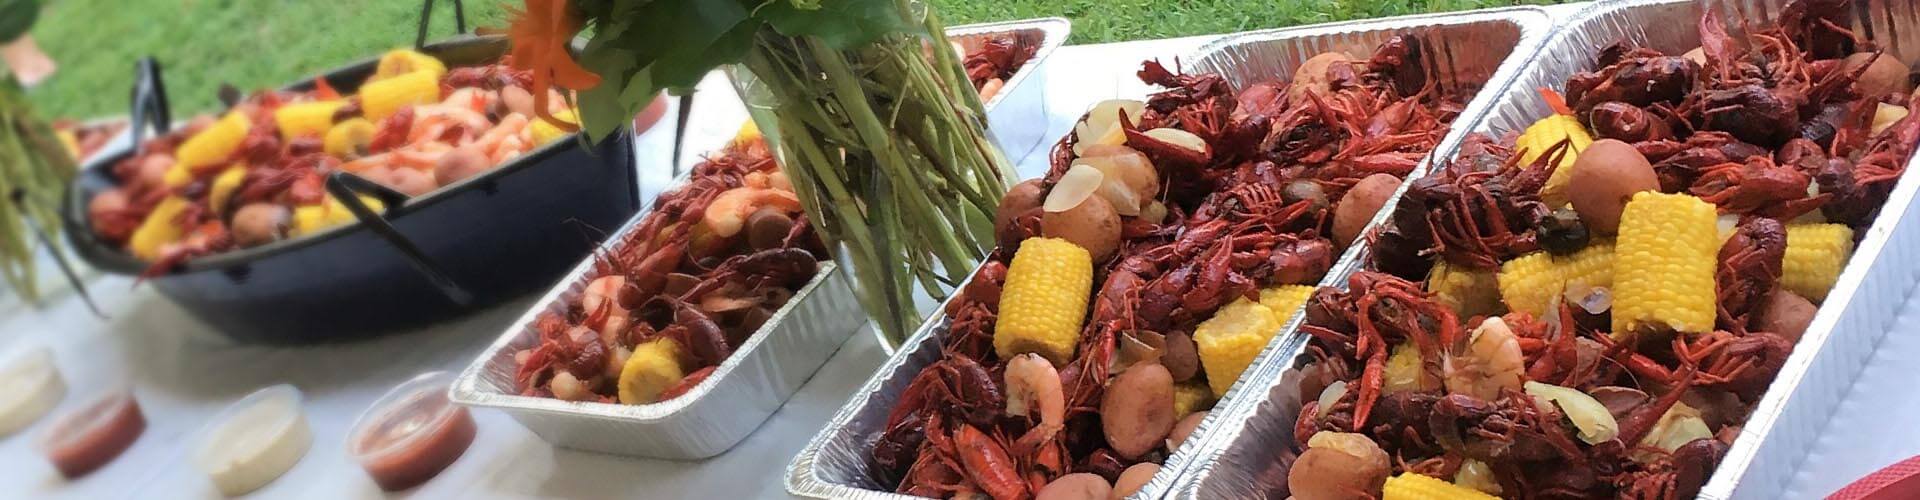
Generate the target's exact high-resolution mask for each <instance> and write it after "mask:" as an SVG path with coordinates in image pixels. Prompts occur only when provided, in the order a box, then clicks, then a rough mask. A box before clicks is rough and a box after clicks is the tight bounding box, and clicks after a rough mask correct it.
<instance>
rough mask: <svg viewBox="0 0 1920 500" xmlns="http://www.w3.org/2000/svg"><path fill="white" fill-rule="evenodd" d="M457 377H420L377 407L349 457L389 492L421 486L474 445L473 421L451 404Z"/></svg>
mask: <svg viewBox="0 0 1920 500" xmlns="http://www.w3.org/2000/svg"><path fill="white" fill-rule="evenodd" d="M452 381H453V376H452V375H451V374H448V373H447V372H431V373H425V374H421V375H420V376H418V377H414V378H413V379H412V380H408V381H406V382H403V383H401V384H400V385H398V386H395V387H394V388H393V390H391V391H387V394H386V395H385V396H381V397H380V399H379V400H377V401H374V403H373V405H372V406H370V407H368V408H367V411H366V412H365V413H362V414H361V415H360V418H359V419H358V420H356V421H355V422H354V424H353V431H352V433H351V434H349V435H348V438H347V454H348V455H350V456H352V457H353V458H354V460H355V461H358V462H360V466H361V467H362V468H365V469H366V470H367V474H368V475H370V476H373V482H374V483H376V484H379V485H380V489H383V490H386V491H399V490H404V489H407V488H412V487H414V486H418V485H420V484H421V483H425V482H427V480H429V479H433V477H434V476H436V475H439V474H440V471H442V470H446V468H447V466H449V465H452V464H453V462H454V461H455V460H459V459H460V455H462V454H465V453H466V451H467V446H469V445H471V444H473V435H474V431H475V426H474V422H473V415H472V414H470V413H468V412H467V409H466V408H465V407H461V406H458V405H454V404H453V402H452V401H448V400H447V388H448V386H449V385H451V384H452Z"/></svg>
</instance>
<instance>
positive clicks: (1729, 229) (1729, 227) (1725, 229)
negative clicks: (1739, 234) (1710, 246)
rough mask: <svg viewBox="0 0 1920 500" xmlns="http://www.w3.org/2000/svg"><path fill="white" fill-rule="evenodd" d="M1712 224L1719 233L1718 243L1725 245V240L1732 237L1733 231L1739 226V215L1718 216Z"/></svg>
mask: <svg viewBox="0 0 1920 500" xmlns="http://www.w3.org/2000/svg"><path fill="white" fill-rule="evenodd" d="M1713 224H1714V227H1715V229H1718V230H1719V231H1720V242H1721V243H1726V242H1727V238H1732V237H1733V230H1734V229H1735V228H1738V227H1739V226H1740V214H1720V218H1718V219H1714V221H1713Z"/></svg>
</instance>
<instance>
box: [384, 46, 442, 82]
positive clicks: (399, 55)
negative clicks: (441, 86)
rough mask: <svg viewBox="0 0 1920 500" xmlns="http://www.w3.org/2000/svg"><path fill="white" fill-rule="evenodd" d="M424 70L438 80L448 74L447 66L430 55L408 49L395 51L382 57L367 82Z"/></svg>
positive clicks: (388, 52)
mask: <svg viewBox="0 0 1920 500" xmlns="http://www.w3.org/2000/svg"><path fill="white" fill-rule="evenodd" d="M422 70H424V71H427V72H430V73H432V74H433V78H434V79H435V80H438V79H440V76H441V75H445V74H447V65H446V64H444V63H441V62H440V60H439V59H436V58H434V57H433V56H430V55H426V54H422V53H419V52H415V51H412V50H408V49H394V50H390V51H387V53H386V54H385V55H382V56H380V63H379V64H378V65H376V66H374V70H373V76H372V77H369V78H367V81H369V82H373V81H380V80H385V79H388V78H392V77H396V76H400V75H404V74H407V73H412V72H415V71H422Z"/></svg>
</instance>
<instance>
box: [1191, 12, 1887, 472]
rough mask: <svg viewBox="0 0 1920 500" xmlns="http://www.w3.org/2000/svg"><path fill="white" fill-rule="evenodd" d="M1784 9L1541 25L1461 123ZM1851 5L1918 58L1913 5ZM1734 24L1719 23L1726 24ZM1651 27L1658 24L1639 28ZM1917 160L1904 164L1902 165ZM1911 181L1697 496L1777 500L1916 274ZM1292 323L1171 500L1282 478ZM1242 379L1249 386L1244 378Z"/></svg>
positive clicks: (1299, 341) (1295, 406)
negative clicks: (1622, 61)
mask: <svg viewBox="0 0 1920 500" xmlns="http://www.w3.org/2000/svg"><path fill="white" fill-rule="evenodd" d="M1784 5H1786V2H1785V1H1783V0H1775V1H1761V0H1715V1H1706V2H1695V1H1691V0H1660V1H1623V2H1610V3H1603V4H1598V5H1592V6H1588V7H1586V8H1584V9H1582V10H1580V11H1578V12H1577V13H1575V14H1574V15H1572V16H1571V17H1570V18H1569V19H1568V22H1566V23H1565V24H1563V25H1562V27H1561V28H1559V29H1557V30H1556V31H1555V32H1554V33H1553V35H1552V36H1551V37H1550V39H1549V40H1548V41H1547V42H1546V44H1545V45H1544V46H1543V48H1542V50H1541V51H1540V53H1539V55H1538V56H1537V57H1535V58H1534V60H1532V61H1531V62H1530V63H1529V64H1528V66H1527V70H1526V71H1525V73H1524V74H1522V75H1521V76H1520V78H1519V79H1518V80H1516V81H1515V82H1514V84H1513V85H1511V86H1509V87H1508V88H1507V89H1505V91H1504V92H1502V93H1501V94H1500V95H1499V101H1498V104H1497V105H1496V106H1495V107H1494V108H1493V110H1492V112H1491V113H1488V114H1487V115H1486V116H1485V117H1484V119H1483V120H1481V121H1480V122H1479V123H1477V124H1473V125H1469V126H1468V127H1470V130H1472V131H1475V132H1481V133H1486V134H1490V135H1493V136H1495V137H1498V136H1500V135H1501V134H1504V133H1506V132H1511V131H1519V130H1522V129H1524V128H1525V127H1526V126H1527V125H1529V124H1531V123H1533V121H1535V120H1537V119H1540V118H1542V117H1545V116H1547V115H1548V114H1549V113H1551V111H1550V110H1549V109H1548V108H1547V106H1546V104H1545V103H1543V102H1541V100H1540V97H1539V95H1538V94H1537V93H1536V91H1535V90H1534V89H1536V88H1539V87H1548V88H1562V86H1563V85H1564V84H1565V82H1566V80H1567V78H1568V77H1569V76H1571V75H1573V74H1574V73H1576V72H1580V71H1586V70H1588V69H1590V68H1592V67H1593V65H1594V61H1595V55H1596V54H1598V53H1599V49H1601V48H1603V47H1606V46H1608V45H1611V44H1613V43H1615V42H1617V41H1621V40H1630V41H1633V42H1636V43H1639V44H1641V45H1643V46H1646V47H1651V48H1654V49H1659V50H1661V51H1663V52H1666V53H1669V54H1679V53H1681V52H1684V51H1687V50H1689V49H1692V48H1693V47H1696V46H1698V43H1699V36H1698V31H1697V24H1696V23H1695V21H1696V20H1698V19H1699V18H1700V15H1701V13H1702V12H1703V10H1702V9H1707V8H1711V9H1714V10H1715V11H1716V12H1719V13H1720V14H1721V15H1722V16H1723V19H1729V20H1731V19H1744V20H1747V21H1749V22H1762V21H1765V20H1769V19H1772V18H1773V17H1774V16H1775V15H1777V14H1778V13H1779V10H1780V8H1781V7H1783V6H1784ZM1855 5H1856V7H1855V8H1856V14H1857V15H1856V17H1855V21H1854V25H1853V26H1852V27H1853V29H1855V30H1856V32H1857V33H1861V34H1863V35H1866V36H1867V37H1868V38H1870V39H1873V40H1874V41H1876V42H1878V43H1879V44H1880V46H1882V47H1886V48H1888V49H1889V50H1891V51H1892V55H1894V56H1896V57H1899V58H1900V60H1902V61H1906V62H1908V63H1913V62H1915V61H1916V60H1920V9H1915V8H1913V7H1912V6H1911V5H1906V4H1904V3H1903V2H1901V1H1898V0H1895V1H1888V2H1883V1H1879V0H1874V1H1866V0H1859V1H1856V2H1855ZM1739 24H1740V23H1738V22H1730V23H1727V25H1728V27H1729V29H1738V27H1739ZM1650 26H1658V27H1659V29H1654V30H1648V29H1647V27H1650ZM1456 152H1457V151H1455V150H1447V151H1446V154H1447V155H1448V156H1449V157H1450V156H1452V155H1453V154H1454V153H1456ZM1916 163H1920V162H1910V163H1909V172H1911V171H1912V170H1913V169H1914V166H1915V164H1916ZM1911 177H1913V176H1912V175H1908V176H1906V177H1905V178H1902V179H1901V180H1900V182H1899V183H1898V185H1897V186H1896V187H1895V188H1894V190H1893V193H1892V195H1891V196H1890V197H1889V199H1888V201H1887V204H1886V205H1885V206H1884V207H1883V208H1882V209H1881V212H1880V215H1879V218H1878V219H1876V220H1875V221H1874V223H1873V226H1872V227H1871V228H1869V229H1868V230H1867V232H1866V234H1865V236H1864V237H1863V238H1862V240H1861V242H1860V244H1859V245H1858V247H1857V248H1856V249H1855V250H1854V257H1853V259H1852V260H1851V261H1850V262H1848V264H1847V267H1846V270H1845V271H1844V272H1842V273H1841V275H1840V278H1839V281H1838V283H1837V284H1836V285H1835V287H1834V289H1833V291H1832V292H1830V293H1829V294H1828V296H1827V299H1826V301H1825V303H1824V304H1823V305H1822V307H1821V308H1820V311H1819V313H1818V314H1817V315H1815V317H1814V320H1813V324H1812V325H1811V326H1810V327H1808V330H1807V332H1806V334H1805V335H1804V336H1803V337H1802V338H1801V340H1800V344H1799V345H1798V346H1796V347H1795V349H1794V351H1793V355H1792V356H1790V357H1789V358H1788V359H1787V362H1786V364H1785V367H1784V368H1783V369H1782V370H1781V371H1780V375H1779V376H1778V377H1777V378H1775V379H1774V381H1773V384H1772V385H1771V386H1770V387H1769V388H1768V390H1767V393H1766V395H1765V396H1764V397H1762V399H1761V400H1760V402H1759V404H1758V405H1756V408H1755V410H1754V412H1753V415H1751V416H1750V417H1748V420H1747V422H1746V424H1745V425H1744V426H1743V427H1742V431H1741V434H1740V436H1739V438H1738V439H1736V440H1735V441H1734V444H1733V446H1732V448H1731V449H1730V450H1729V451H1728V454H1727V457H1726V458H1725V459H1723V460H1722V461H1721V462H1720V466H1719V468H1718V469H1716V470H1715V471H1714V474H1713V476H1712V477H1711V478H1710V479H1709V480H1708V482H1707V485H1706V486H1705V487H1704V488H1703V489H1702V490H1701V493H1700V498H1708V499H1727V498H1772V497H1776V496H1778V495H1779V494H1780V492H1781V490H1782V489H1783V488H1784V487H1785V485H1786V482H1787V481H1788V480H1790V479H1791V478H1792V477H1793V471H1794V470H1795V469H1796V468H1798V467H1799V465H1800V462H1801V461H1802V460H1803V459H1804V458H1805V457H1806V456H1807V452H1808V449H1809V447H1810V446H1812V444H1813V442H1814V440H1815V439H1816V438H1817V437H1818V436H1817V433H1818V432H1819V430H1820V427H1821V425H1822V424H1823V423H1825V422H1826V421H1827V420H1828V419H1829V417H1831V416H1832V414H1833V411H1834V408H1835V407H1836V405H1837V404H1838V403H1839V401H1840V398H1842V397H1843V396H1845V394H1846V391H1847V388H1848V387H1849V386H1850V385H1851V384H1852V381H1853V379H1854V378H1855V377H1857V376H1858V375H1859V371H1860V369H1861V368H1862V367H1863V366H1865V365H1866V362H1867V360H1868V358H1869V357H1870V356H1871V355H1872V353H1873V350H1874V348H1875V346H1876V345H1878V344H1879V342H1880V340H1881V338H1883V337H1884V336H1885V335H1886V334H1887V331H1888V329H1889V328H1890V327H1891V324H1892V321H1893V320H1894V317H1895V312H1896V311H1897V310H1898V308H1899V307H1900V304H1901V303H1902V302H1903V301H1904V300H1905V298H1906V297H1907V295H1908V294H1909V293H1911V291H1912V290H1913V287H1914V283H1915V282H1916V274H1920V266H1913V265H1911V264H1910V263H1911V262H1914V261H1915V260H1916V259H1920V229H1916V228H1915V227H1914V226H1916V225H1920V212H1917V211H1915V210H1913V209H1912V207H1911V206H1910V205H1911V202H1912V200H1913V198H1914V196H1915V191H1916V189H1920V184H1917V183H1916V182H1915V181H1914V180H1913V179H1912V178H1911ZM1397 202H1398V196H1396V197H1395V198H1394V200H1392V201H1391V202H1390V203H1389V204H1388V205H1387V207H1386V208H1385V209H1383V211H1382V213H1381V215H1377V216H1376V217H1375V219H1374V221H1373V224H1375V225H1378V224H1381V223H1383V221H1384V220H1385V214H1386V213H1388V212H1391V211H1392V207H1393V205H1394V204H1395V203H1397ZM1358 250H1359V251H1352V252H1348V255H1346V256H1344V257H1343V259H1342V260H1341V262H1340V263H1339V264H1338V265H1336V266H1335V268H1336V271H1335V272H1333V273H1330V274H1332V275H1333V277H1331V278H1330V279H1329V280H1328V281H1329V282H1331V283H1334V284H1344V283H1345V281H1346V280H1345V277H1346V276H1349V275H1351V274H1352V273H1353V272H1355V271H1358V270H1360V269H1361V268H1362V267H1364V263H1365V262H1366V260H1367V259H1366V252H1367V250H1369V249H1366V248H1361V249H1358ZM1298 322H1299V321H1298V320H1296V321H1295V322H1294V323H1295V324H1290V325H1287V330H1286V331H1287V332H1288V336H1287V338H1286V340H1284V341H1282V342H1279V343H1277V344H1278V345H1277V347H1276V346H1270V347H1269V349H1268V350H1267V352H1265V353H1263V354H1262V355H1261V357H1260V359H1257V360H1255V366H1256V368H1255V369H1256V370H1259V372H1260V375H1258V376H1254V377H1243V378H1242V384H1241V385H1242V386H1243V387H1240V389H1245V390H1247V391H1250V392H1251V393H1253V394H1261V395H1263V396H1264V397H1254V398H1241V400H1240V401H1236V402H1235V404H1234V405H1233V407H1232V408H1229V409H1228V410H1226V413H1229V415H1228V416H1227V417H1226V418H1225V419H1224V420H1225V421H1224V422H1222V424H1221V429H1220V430H1219V432H1217V433H1215V435H1214V436H1213V440H1212V441H1210V442H1208V443H1207V445H1206V450H1204V455H1205V456H1203V457H1200V458H1197V459H1195V465H1194V467H1193V468H1192V469H1190V470H1189V471H1188V472H1189V474H1187V475H1186V476H1185V477H1183V478H1181V482H1180V484H1178V485H1176V487H1175V496H1176V497H1178V498H1246V497H1267V496H1270V495H1272V494H1274V493H1275V492H1277V491H1279V490H1280V488H1281V487H1282V486H1284V485H1285V483H1286V478H1287V474H1286V473H1287V466H1288V465H1289V464H1291V463H1292V461H1293V459H1294V457H1295V455H1296V453H1297V451H1296V447H1297V443H1295V442H1294V439H1293V424H1294V421H1295V419H1296V416H1297V415H1298V414H1299V410H1300V406H1301V403H1302V400H1301V395H1300V394H1298V390H1297V389H1296V388H1297V387H1298V382H1299V379H1300V377H1301V372H1300V371H1299V370H1297V369H1296V368H1298V367H1300V366H1302V365H1304V364H1305V363H1306V361H1307V358H1306V356H1305V349H1306V345H1307V336H1305V335H1298V334H1294V333H1293V332H1295V330H1296V329H1297V328H1298ZM1280 360H1285V361H1284V362H1281V361H1280ZM1250 379H1251V380H1254V381H1255V382H1254V383H1252V384H1248V380H1250ZM1248 385H1251V387H1246V386H1248Z"/></svg>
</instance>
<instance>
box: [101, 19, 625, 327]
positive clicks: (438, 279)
mask: <svg viewBox="0 0 1920 500" xmlns="http://www.w3.org/2000/svg"><path fill="white" fill-rule="evenodd" d="M506 49H507V42H506V40H505V39H504V38H502V37H476V36H461V37H458V38H454V39H451V40H447V41H443V42H439V43H434V44H428V45H425V46H422V47H421V48H420V50H421V51H422V52H425V53H428V54H431V55H434V56H435V57H439V58H440V59H441V60H442V61H445V62H446V63H447V66H448V67H449V68H453V67H459V66H471V65H476V64H483V63H487V62H491V61H494V60H497V59H498V58H499V57H500V56H501V55H502V54H504V53H505V51H506ZM374 64H375V60H366V61H361V62H359V63H356V64H352V65H349V66H346V67H344V68H341V69H338V70H334V71H331V72H328V73H325V74H324V75H323V77H324V78H326V79H327V81H328V83H329V84H331V85H332V86H333V87H334V88H336V89H339V90H340V91H341V92H342V93H350V92H352V91H353V90H354V89H356V88H358V87H359V83H360V82H361V81H363V80H365V79H366V77H367V76H368V75H370V74H372V72H373V69H374ZM153 73H156V74H157V70H155V71H153ZM155 81H157V79H156V80H155ZM312 85H313V84H312V82H311V81H306V82H301V83H297V84H294V85H290V86H288V87H287V88H288V89H293V90H306V89H309V88H311V87H312ZM155 86H156V87H157V85H155ZM161 93H162V94H164V92H161ZM136 100H137V101H138V100H139V99H138V98H136ZM158 107H159V108H161V110H160V111H159V114H161V115H164V114H165V111H164V100H162V104H160V105H159V106H158ZM140 108H142V106H140V105H136V109H135V115H136V116H135V118H136V123H135V128H139V127H141V126H142V124H141V123H140V120H139V117H140V115H142V114H143V112H142V109H140ZM151 110H152V105H148V109H147V111H151ZM165 121H166V120H165V119H162V120H160V122H162V123H164V122H165ZM163 126H164V125H163ZM136 147H137V146H136ZM132 153H133V150H131V149H128V150H122V151H117V152H108V153H102V154H99V155H96V157H95V159H94V160H93V161H90V162H88V163H87V165H86V166H85V167H84V168H83V170H82V172H81V173H80V174H79V176H78V177H77V179H76V180H75V181H74V183H73V187H72V188H71V189H70V190H69V191H68V193H67V194H66V199H65V201H64V204H63V215H64V216H65V220H66V225H67V235H68V237H69V239H70V241H71V242H72V244H73V246H74V248H75V249H76V251H77V253H79V254H80V255H81V257H82V258H84V259H86V260H87V261H88V262H89V263H91V264H92V265H93V266H94V267H96V268H99V269H101V270H104V271H107V272H111V273H115V274H124V275H137V274H139V273H141V272H142V271H144V270H145V269H146V268H147V266H148V263H147V262H144V261H141V260H139V259H136V258H134V257H133V255H132V254H129V253H127V252H126V251H124V250H122V249H121V248H119V247H116V246H113V245H110V244H108V243H106V242H103V241H100V240H99V239H97V238H96V235H95V233H94V231H93V228H92V227H90V221H89V219H88V217H87V202H88V200H90V199H92V197H93V195H94V194H95V193H98V192H100V191H103V190H105V189H108V188H111V187H113V186H114V185H115V181H114V179H113V177H112V175H111V174H110V173H109V170H110V169H111V167H112V166H113V164H115V163H117V162H119V161H120V160H122V159H124V158H126V157H128V156H129V155H131V154H132ZM635 177H636V171H635V165H634V156H633V135H632V134H631V133H629V132H628V131H627V130H625V129H622V130H619V131H616V132H614V133H613V134H610V136H609V137H607V138H605V139H604V140H602V141H601V142H600V143H599V144H596V145H594V146H593V147H592V148H590V149H589V148H586V147H583V146H582V142H581V141H580V140H578V139H577V138H574V137H569V138H566V139H562V140H558V141H555V142H554V143H552V144H547V145H545V146H543V147H541V148H538V149H535V150H534V151H532V152H529V153H528V154H526V155H525V156H522V157H520V158H517V159H514V160H512V161H510V162H508V163H507V164H505V165H500V166H498V167H495V168H494V169H492V170H490V171H488V172H486V173H485V174H482V175H478V176H475V177H473V178H470V179H467V180H464V181H461V182H459V183H456V184H453V185H450V186H446V187H444V188H442V189H440V190H438V191H435V192H433V193H430V194H428V195H425V196H423V197H420V198H414V199H405V196H404V195H401V194H399V193H394V192H391V191H388V190H385V189H382V188H380V187H379V186H377V185H374V184H373V183H371V182H366V181H364V180H361V179H359V178H357V177H352V176H351V175H348V174H335V177H334V178H331V179H329V181H328V186H327V187H328V189H329V191H332V192H334V194H335V197H337V198H340V199H341V200H342V201H343V202H346V203H347V204H348V205H349V208H351V209H353V211H354V212H355V215H356V216H358V217H359V218H360V222H359V223H355V224H349V225H345V226H340V227H335V228H332V229H330V230H327V231H324V232H321V233H319V234H313V235H309V236H306V237H302V238H295V239H289V240H284V241H279V242H275V243H271V244H268V245H263V246H259V247H254V248H248V249H242V250H236V251H231V252H226V253H222V254H217V255H212V256H207V257H202V258H198V259H193V260H191V261H189V262H187V263H186V264H185V265H184V266H181V267H180V268H178V269H175V270H173V271H172V272H169V273H166V274H163V275H160V276H157V277H153V278H150V279H148V280H147V281H146V283H145V284H143V285H140V286H152V287H156V288H158V289H159V290H160V293H161V294H163V295H165V296H167V297H168V298H170V299H172V300H173V301H174V302H176V303H178V304H180V305H181V306H182V307H184V308H186V309H187V310H188V311H190V312H191V313H192V314H193V315H194V316H196V317H198V318H200V319H201V320H202V321H205V322H206V323H208V324H211V325H213V326H214V327H215V328H216V329H218V330H219V331H220V332H221V333H223V334H225V335H226V336H228V337H231V338H233V339H235V340H239V341H243V342H257V343H274V344H301V343H316V342H330V341H340V340H349V339H354V338H362V337H368V336H373V335H378V334H382V333H388V332H394V331H398V330H403V329H408V328H414V327H419V326H422V325H426V324H429V323H432V322H434V321H437V320H442V319H445V318H449V317H452V316H456V315H460V314H463V313H466V312H469V311H473V310H476V309H478V308H483V307H485V306H488V305H490V304H494V303H498V302H500V301H502V300H505V299H508V298H512V297H515V296H518V295H522V294H525V293H528V292H532V291H535V290H541V289H544V288H546V287H547V286H548V285H550V284H551V283H552V282H553V280H554V279H557V278H558V277H559V276H561V275H562V274H564V273H565V272H566V271H567V270H568V269H571V268H572V266H574V265H575V264H577V263H579V262H580V259H582V258H585V257H586V256H587V255H588V253H589V252H591V251H592V249H593V248H594V247H595V245H596V243H597V240H598V239H599V238H600V237H601V235H602V234H603V231H611V230H613V229H614V228H617V227H619V226H620V224H621V223H622V222H624V221H626V220H627V219H628V218H630V217H632V216H633V214H634V213H635V212H636V211H637V210H638V209H639V208H640V195H639V191H638V184H637V182H636V179H635ZM350 192H357V193H362V194H369V195H373V196H376V197H380V198H383V201H384V202H385V203H386V204H387V206H389V207H392V208H390V209H388V210H387V211H386V212H384V213H378V214H376V213H373V212H371V211H369V210H366V207H364V206H360V205H359V203H358V200H357V198H355V197H353V196H345V195H346V194H350Z"/></svg>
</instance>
